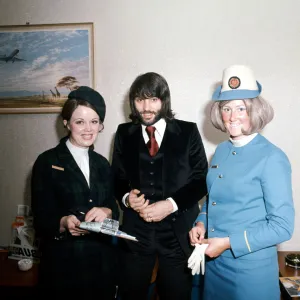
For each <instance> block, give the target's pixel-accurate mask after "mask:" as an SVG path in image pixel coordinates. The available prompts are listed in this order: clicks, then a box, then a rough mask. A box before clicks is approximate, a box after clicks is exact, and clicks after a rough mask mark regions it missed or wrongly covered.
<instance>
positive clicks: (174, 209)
mask: <svg viewBox="0 0 300 300" xmlns="http://www.w3.org/2000/svg"><path fill="white" fill-rule="evenodd" d="M167 200H169V201H170V202H171V203H172V205H173V211H172V213H174V212H175V211H177V210H178V206H177V204H176V202H175V201H174V199H172V198H167Z"/></svg>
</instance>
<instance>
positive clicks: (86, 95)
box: [68, 86, 106, 123]
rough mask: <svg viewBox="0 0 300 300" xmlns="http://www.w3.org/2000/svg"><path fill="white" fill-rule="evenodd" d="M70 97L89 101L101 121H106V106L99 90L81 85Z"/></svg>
mask: <svg viewBox="0 0 300 300" xmlns="http://www.w3.org/2000/svg"><path fill="white" fill-rule="evenodd" d="M68 99H78V100H79V99H81V100H85V101H87V102H89V103H90V104H91V105H93V106H94V108H95V110H96V112H97V113H98V115H99V118H100V120H101V122H102V123H103V122H104V118H105V112H106V106H105V102H104V99H103V97H102V96H101V95H100V94H99V93H98V92H97V91H95V90H93V89H92V88H90V87H88V86H80V87H79V88H78V89H77V90H74V91H72V92H71V93H70V94H69V95H68Z"/></svg>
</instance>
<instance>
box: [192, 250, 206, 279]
mask: <svg viewBox="0 0 300 300" xmlns="http://www.w3.org/2000/svg"><path fill="white" fill-rule="evenodd" d="M207 246H208V244H196V245H195V249H194V251H193V253H192V254H191V256H190V257H189V259H188V268H189V269H191V270H192V275H196V274H198V275H199V274H200V269H201V274H202V275H204V273H205V250H206V248H207Z"/></svg>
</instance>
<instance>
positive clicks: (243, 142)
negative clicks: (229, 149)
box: [229, 133, 257, 147]
mask: <svg viewBox="0 0 300 300" xmlns="http://www.w3.org/2000/svg"><path fill="white" fill-rule="evenodd" d="M256 136H257V133H252V134H250V135H246V136H244V137H243V138H242V139H238V140H233V139H232V138H230V139H229V140H230V142H231V143H232V144H233V146H234V147H243V146H245V145H247V144H248V143H250V142H251V141H252V140H253V139H254V138H255V137H256Z"/></svg>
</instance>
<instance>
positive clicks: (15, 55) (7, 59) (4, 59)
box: [0, 49, 26, 63]
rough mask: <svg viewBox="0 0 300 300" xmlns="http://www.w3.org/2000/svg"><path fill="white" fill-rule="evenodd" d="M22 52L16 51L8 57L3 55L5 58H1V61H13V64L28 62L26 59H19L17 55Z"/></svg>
mask: <svg viewBox="0 0 300 300" xmlns="http://www.w3.org/2000/svg"><path fill="white" fill-rule="evenodd" d="M19 52H20V50H19V49H15V50H14V51H13V52H12V53H11V54H9V55H8V56H6V55H3V56H0V61H5V62H8V61H11V62H13V63H14V62H15V61H26V60H25V59H22V58H18V57H17V54H18V53H19Z"/></svg>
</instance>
